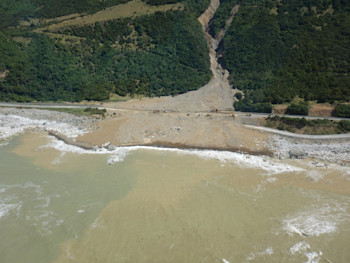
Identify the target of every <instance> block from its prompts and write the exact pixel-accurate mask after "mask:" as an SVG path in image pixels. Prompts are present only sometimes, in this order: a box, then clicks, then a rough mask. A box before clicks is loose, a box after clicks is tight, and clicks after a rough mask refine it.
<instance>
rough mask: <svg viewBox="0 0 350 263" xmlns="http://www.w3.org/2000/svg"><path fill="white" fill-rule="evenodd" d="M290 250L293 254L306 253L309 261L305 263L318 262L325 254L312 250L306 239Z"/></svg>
mask: <svg viewBox="0 0 350 263" xmlns="http://www.w3.org/2000/svg"><path fill="white" fill-rule="evenodd" d="M289 251H290V253H291V254H292V255H296V254H300V255H304V256H305V257H306V258H307V261H306V262H305V263H318V262H319V261H320V260H321V256H322V254H323V253H322V251H318V252H315V251H312V250H311V246H310V245H309V244H308V243H307V242H305V241H301V242H299V243H296V244H295V245H294V246H292V247H291V248H290V249H289Z"/></svg>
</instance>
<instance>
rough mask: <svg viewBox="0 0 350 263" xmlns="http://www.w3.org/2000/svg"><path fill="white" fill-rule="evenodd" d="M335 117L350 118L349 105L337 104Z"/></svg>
mask: <svg viewBox="0 0 350 263" xmlns="http://www.w3.org/2000/svg"><path fill="white" fill-rule="evenodd" d="M335 115H336V116H337V117H343V118H350V104H338V105H337V106H336V107H335Z"/></svg>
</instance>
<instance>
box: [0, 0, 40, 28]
mask: <svg viewBox="0 0 350 263" xmlns="http://www.w3.org/2000/svg"><path fill="white" fill-rule="evenodd" d="M35 8H36V6H35V4H34V3H33V1H31V0H16V1H14V0H1V1H0V30H1V29H4V28H6V27H8V26H15V25H17V24H18V22H19V21H20V20H21V19H24V18H29V17H32V16H34V14H35Z"/></svg>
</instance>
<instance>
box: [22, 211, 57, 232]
mask: <svg viewBox="0 0 350 263" xmlns="http://www.w3.org/2000/svg"><path fill="white" fill-rule="evenodd" d="M25 218H26V220H27V221H28V222H29V223H30V224H31V225H32V226H36V227H38V232H39V233H40V234H41V235H42V236H47V235H50V234H52V230H53V228H55V227H58V226H60V225H61V224H62V223H63V222H64V220H63V219H62V218H61V217H60V216H59V215H58V214H57V213H55V212H53V211H50V210H40V211H37V212H36V213H35V215H27V216H26V217H25Z"/></svg>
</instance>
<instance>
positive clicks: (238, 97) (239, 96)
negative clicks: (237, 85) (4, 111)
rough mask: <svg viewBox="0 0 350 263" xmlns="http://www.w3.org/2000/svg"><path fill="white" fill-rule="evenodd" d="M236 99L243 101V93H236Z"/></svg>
mask: <svg viewBox="0 0 350 263" xmlns="http://www.w3.org/2000/svg"><path fill="white" fill-rule="evenodd" d="M235 97H236V99H238V100H240V99H242V97H243V95H242V93H236V94H235Z"/></svg>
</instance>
